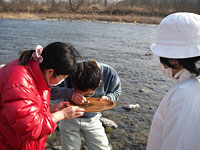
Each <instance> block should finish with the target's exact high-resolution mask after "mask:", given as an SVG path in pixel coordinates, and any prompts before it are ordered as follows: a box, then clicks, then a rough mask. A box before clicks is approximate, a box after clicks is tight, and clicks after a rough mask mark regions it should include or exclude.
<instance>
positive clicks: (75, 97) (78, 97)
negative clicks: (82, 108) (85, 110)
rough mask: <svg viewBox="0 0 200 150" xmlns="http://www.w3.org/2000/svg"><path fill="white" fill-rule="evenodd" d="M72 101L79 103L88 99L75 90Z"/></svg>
mask: <svg viewBox="0 0 200 150" xmlns="http://www.w3.org/2000/svg"><path fill="white" fill-rule="evenodd" d="M72 101H73V102H74V103H76V104H77V105H80V104H83V103H85V102H86V101H87V99H86V98H85V97H84V96H83V95H82V94H80V93H78V92H74V93H73V95H72Z"/></svg>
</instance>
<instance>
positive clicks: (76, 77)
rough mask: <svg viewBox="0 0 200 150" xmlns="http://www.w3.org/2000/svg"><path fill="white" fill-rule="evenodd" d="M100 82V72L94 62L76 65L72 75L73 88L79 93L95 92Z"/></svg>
mask: <svg viewBox="0 0 200 150" xmlns="http://www.w3.org/2000/svg"><path fill="white" fill-rule="evenodd" d="M100 80H101V70H100V68H99V67H98V65H97V63H96V62H94V61H85V62H81V63H79V64H77V70H76V72H75V73H73V74H72V83H73V86H74V87H75V88H76V89H78V90H79V91H82V92H86V91H88V90H89V89H92V90H95V89H96V88H97V87H98V86H99V84H100Z"/></svg>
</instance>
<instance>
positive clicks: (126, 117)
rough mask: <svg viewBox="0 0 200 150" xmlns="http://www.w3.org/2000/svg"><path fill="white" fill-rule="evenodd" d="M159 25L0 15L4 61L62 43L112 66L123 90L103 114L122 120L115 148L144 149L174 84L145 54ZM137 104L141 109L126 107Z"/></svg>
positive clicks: (115, 134) (114, 136) (0, 48)
mask: <svg viewBox="0 0 200 150" xmlns="http://www.w3.org/2000/svg"><path fill="white" fill-rule="evenodd" d="M156 29H157V26H150V25H138V24H115V23H98V22H81V21H57V20H6V19H0V63H1V64H4V63H7V62H9V61H10V60H12V59H15V58H17V57H18V56H19V55H18V52H19V51H20V50H24V49H32V48H34V47H35V46H36V45H38V44H40V45H42V46H46V45H48V44H49V43H52V42H55V41H60V42H66V43H71V44H72V45H74V47H75V48H76V49H77V50H78V51H79V52H80V53H81V55H82V56H83V57H84V59H86V60H88V59H96V60H97V61H99V62H102V63H106V64H108V65H110V66H112V67H113V68H115V69H116V71H117V72H118V74H119V76H120V78H121V82H122V92H123V94H122V96H121V97H120V100H119V101H118V102H117V105H116V106H115V107H114V108H113V109H111V110H108V111H105V112H103V115H104V116H105V117H107V118H109V119H112V120H113V121H115V122H116V123H117V124H118V129H115V130H114V131H113V132H111V133H110V134H109V135H108V136H109V140H110V143H111V145H112V146H113V148H114V150H136V149H137V150H143V149H146V143H147V137H148V134H149V129H150V124H151V121H152V117H153V114H154V112H155V110H156V108H157V106H158V104H159V102H160V100H161V98H162V97H163V95H164V94H165V93H166V91H167V89H168V88H169V86H170V85H171V84H172V82H171V81H170V80H168V79H167V78H166V77H164V76H163V75H162V74H161V72H160V71H159V69H158V58H157V57H156V56H154V55H149V56H147V55H145V54H146V52H148V51H149V50H150V48H149V47H150V44H151V43H153V42H154V40H155V35H156ZM141 89H143V92H141ZM135 103H138V104H139V105H140V106H141V107H140V108H138V109H133V110H129V111H128V110H125V109H123V108H122V106H123V105H125V104H135Z"/></svg>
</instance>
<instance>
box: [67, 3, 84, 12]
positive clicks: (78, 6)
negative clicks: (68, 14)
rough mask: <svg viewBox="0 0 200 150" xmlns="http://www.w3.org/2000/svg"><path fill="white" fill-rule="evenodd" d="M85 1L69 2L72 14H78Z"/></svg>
mask: <svg viewBox="0 0 200 150" xmlns="http://www.w3.org/2000/svg"><path fill="white" fill-rule="evenodd" d="M83 2H84V0H69V6H70V10H71V11H72V12H76V10H78V9H79V8H80V6H81V5H82V4H83Z"/></svg>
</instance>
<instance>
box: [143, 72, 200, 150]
mask: <svg viewBox="0 0 200 150" xmlns="http://www.w3.org/2000/svg"><path fill="white" fill-rule="evenodd" d="M178 75H179V81H178V83H177V84H176V85H175V86H173V87H172V88H171V89H170V90H169V92H168V93H167V94H166V95H165V96H164V98H163V99H162V101H161V103H160V105H159V107H158V109H157V111H156V113H155V115H154V118H153V121H152V125H151V129H150V134H149V138H148V143H147V150H200V77H199V76H198V77H193V76H192V74H190V73H189V72H188V71H187V70H185V69H184V70H182V71H180V72H179V73H178Z"/></svg>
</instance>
